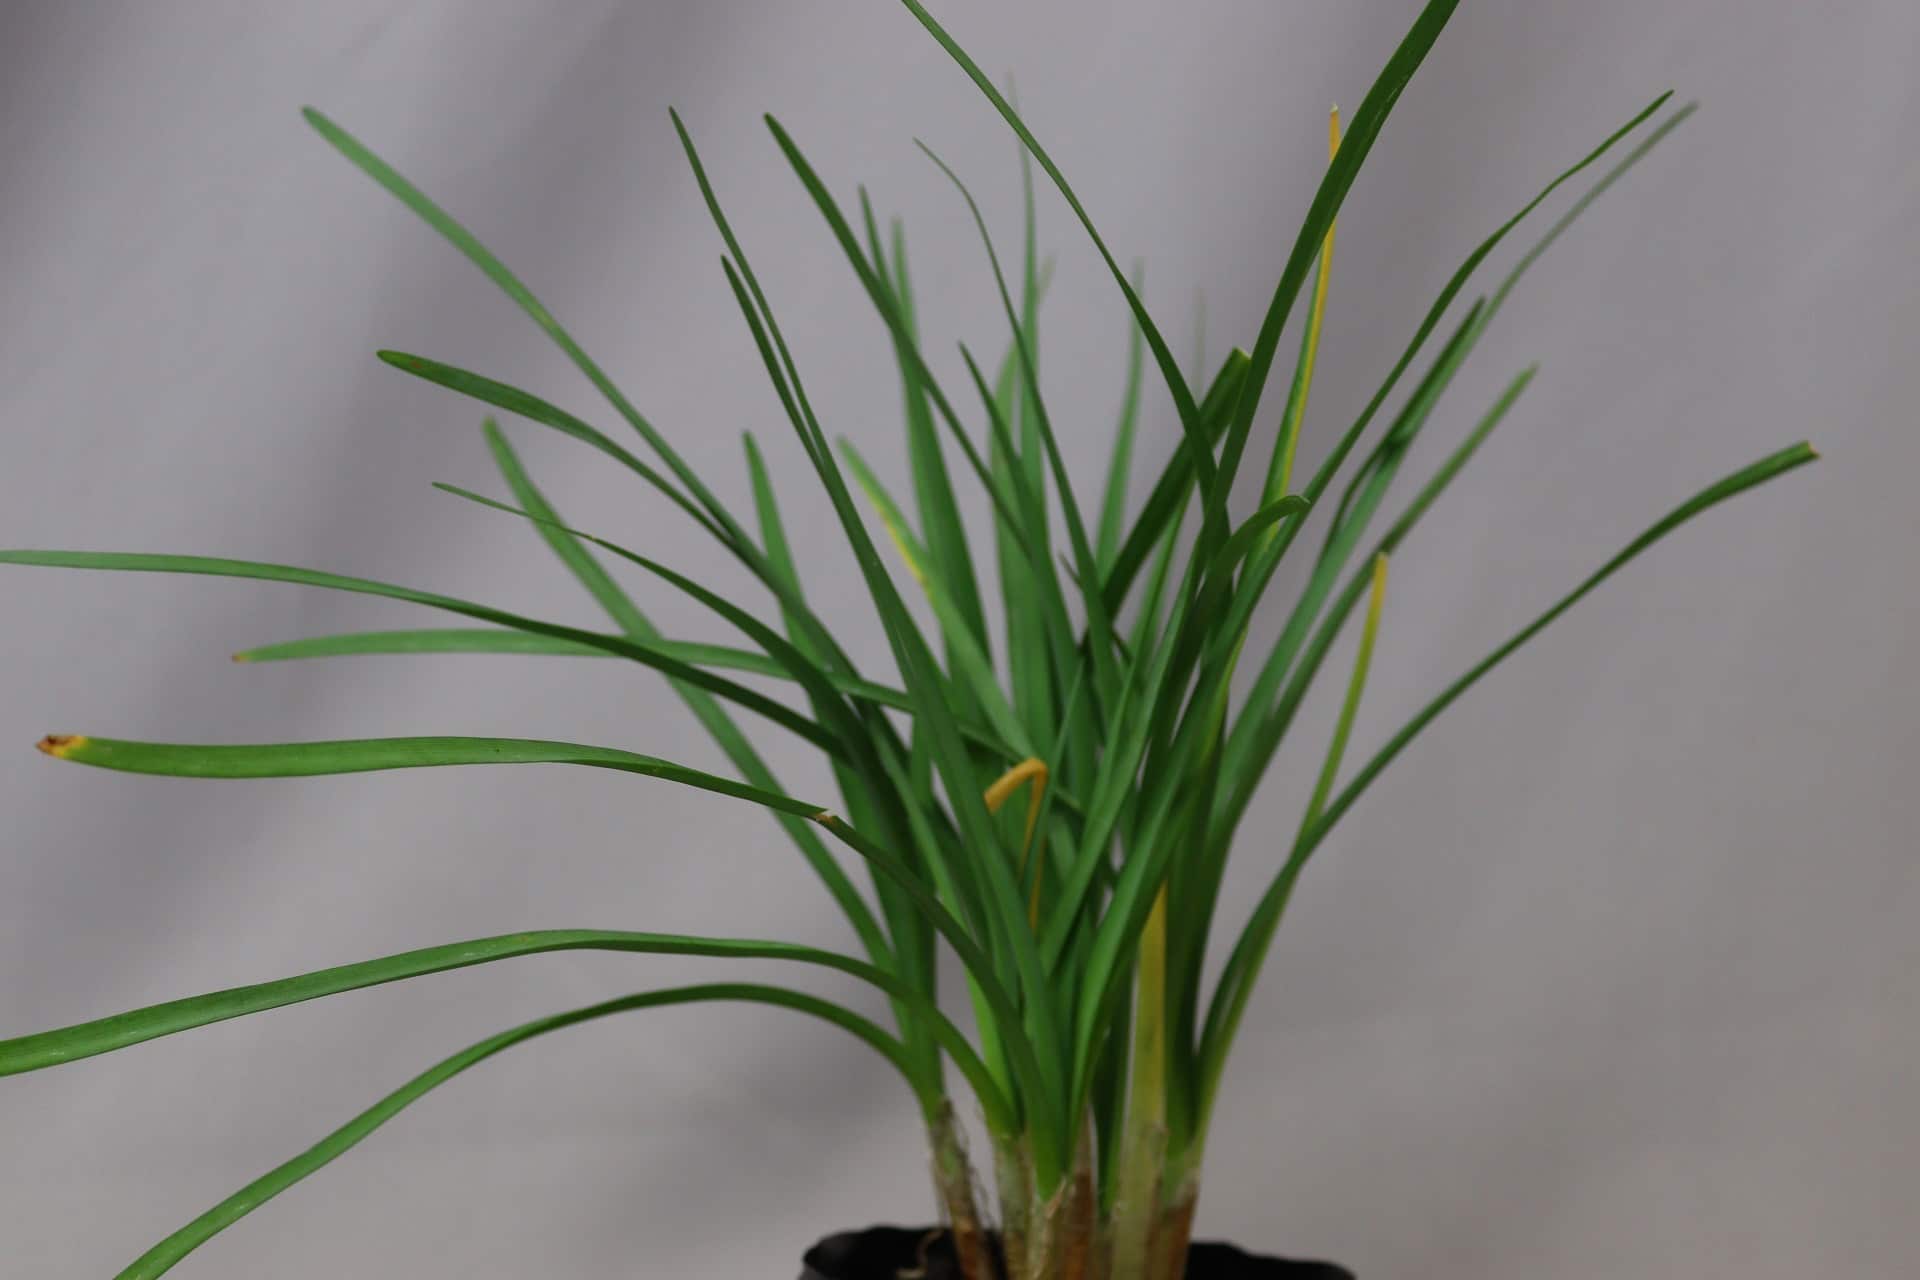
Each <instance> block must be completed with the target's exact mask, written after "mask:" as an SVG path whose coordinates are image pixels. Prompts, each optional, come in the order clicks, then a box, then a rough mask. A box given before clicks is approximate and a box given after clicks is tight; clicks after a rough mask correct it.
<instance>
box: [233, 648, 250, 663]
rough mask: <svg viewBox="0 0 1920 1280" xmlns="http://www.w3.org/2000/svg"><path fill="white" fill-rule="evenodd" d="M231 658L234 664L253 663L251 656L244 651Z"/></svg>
mask: <svg viewBox="0 0 1920 1280" xmlns="http://www.w3.org/2000/svg"><path fill="white" fill-rule="evenodd" d="M231 656H232V658H233V660H234V661H235V662H252V661H253V655H252V654H251V653H247V652H244V651H243V652H240V653H236V654H233V655H231Z"/></svg>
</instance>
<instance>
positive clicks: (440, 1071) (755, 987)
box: [118, 982, 937, 1280]
mask: <svg viewBox="0 0 1920 1280" xmlns="http://www.w3.org/2000/svg"><path fill="white" fill-rule="evenodd" d="M715 1000H727V1001H740V1002H745V1003H750V1004H762V1005H771V1006H774V1007H776V1008H784V1009H791V1010H794V1011H796V1012H799V1013H805V1014H809V1015H811V1016H813V1017H816V1018H821V1019H824V1020H826V1021H828V1022H830V1023H832V1024H834V1025H835V1026H838V1027H840V1028H842V1029H843V1030H845V1031H848V1032H850V1033H852V1034H853V1035H855V1036H858V1037H859V1038H860V1039H861V1040H863V1041H865V1042H866V1043H867V1044H868V1045H869V1046H871V1047H872V1048H873V1049H874V1050H875V1051H876V1052H878V1053H879V1054H880V1055H881V1056H882V1057H884V1058H886V1059H887V1060H888V1061H889V1062H891V1063H893V1065H894V1066H895V1067H896V1068H898V1069H899V1070H900V1071H901V1072H902V1074H903V1075H906V1076H907V1078H908V1082H909V1083H910V1084H911V1083H912V1078H913V1077H912V1074H911V1072H910V1071H909V1070H908V1066H909V1064H908V1063H907V1061H906V1051H905V1048H904V1046H902V1045H901V1044H900V1043H899V1042H898V1041H896V1040H895V1039H894V1038H893V1037H891V1036H889V1035H888V1034H887V1033H886V1032H884V1031H882V1030H881V1029H880V1028H878V1027H876V1026H874V1025H873V1023H872V1022H870V1021H868V1020H867V1019H865V1018H863V1017H861V1016H860V1015H859V1014H857V1013H853V1012H852V1011H850V1010H848V1009H845V1008H842V1007H841V1006H840V1005H837V1004H834V1003H832V1002H831V1001H827V1000H822V999H820V998H819V997H817V996H811V995H807V994H805V993H804V992H799V991H790V990H788V989H787V988H785V987H775V986H768V985H765V984H762V983H747V982H715V983H703V984H701V985H698V986H688V987H672V988H668V989H666V990H662V991H649V992H644V993H641V994H639V995H631V996H625V997H622V998H621V999H618V1000H607V1001H604V1002H602V1003H600V1004H595V1005H589V1006H587V1007H586V1008H583V1009H573V1010H570V1011H568V1012H566V1013H561V1014H555V1015H553V1016H551V1017H546V1018H537V1019H535V1020H534V1021H532V1022H524V1023H521V1024H520V1025H519V1026H517V1027H514V1028H512V1029H511V1030H508V1031H503V1032H501V1033H500V1034H498V1035H494V1036H489V1037H487V1038H486V1039H485V1040H482V1041H480V1042H479V1043H477V1044H473V1045H470V1046H468V1047H467V1048H465V1049H462V1050H461V1051H460V1052H459V1053H456V1054H454V1055H453V1056H452V1057H450V1058H447V1059H445V1060H443V1061H441V1062H439V1063H437V1064H435V1065H434V1066H432V1067H430V1068H428V1069H427V1070H426V1071H423V1072H421V1073H420V1074H419V1075H417V1076H415V1077H414V1078H413V1079H412V1080H409V1081H408V1082H407V1083H406V1084H404V1085H402V1086H401V1087H400V1088H398V1089H396V1090H394V1091H393V1092H392V1093H390V1094H388V1095H387V1096H386V1097H384V1098H382V1099H381V1100H380V1101H379V1102H376V1103H375V1104H374V1105H373V1106H371V1107H369V1108H367V1109H366V1110H365V1111H363V1112H361V1113H360V1114H359V1115H357V1116H355V1117H354V1118H353V1119H351V1120H349V1121H348V1122H347V1123H346V1124H344V1125H341V1126H340V1127H339V1128H338V1129H335V1130H334V1131H333V1132H332V1133H330V1134H328V1135H327V1136H326V1137H325V1138H322V1139H321V1140H320V1141H319V1142H317V1143H315V1144H314V1145H313V1146H311V1147H309V1148H308V1149H307V1150H305V1151H303V1152H301V1153H300V1154H299V1155H297V1156H295V1157H294V1158H293V1159H291V1160H288V1161H287V1162H286V1163H284V1164H282V1165H280V1166H278V1167H277V1168H275V1169H273V1170H272V1171H271V1172H269V1173H266V1174H263V1175H261V1176H260V1177H258V1178H255V1179H254V1180H253V1181H252V1182H250V1183H248V1184H247V1185H246V1186H244V1187H242V1188H241V1189H240V1190H238V1191H236V1192H235V1193H234V1194H232V1195H230V1196H228V1197H227V1198H226V1199H225V1200H222V1201H221V1202H220V1203H219V1204H217V1205H215V1206H213V1208H211V1209H209V1210H207V1211H206V1212H205V1213H203V1214H201V1215H200V1216H199V1217H197V1218H195V1219H194V1220H193V1221H192V1222H189V1223H188V1224H187V1225H186V1226H184V1227H182V1228H180V1229H179V1230H178V1231H176V1232H174V1233H173V1234H172V1235H170V1236H168V1237H167V1238H166V1239H164V1240H162V1241H161V1242H160V1243H159V1244H156V1245H154V1246H153V1248H151V1249H149V1250H147V1251H146V1252H145V1253H143V1254H141V1255H140V1256H139V1257H138V1258H137V1259H135V1260H134V1261H133V1262H132V1263H131V1264H130V1265H129V1266H127V1267H126V1268H125V1269H124V1270H122V1271H121V1272H120V1273H119V1278H118V1280H151V1278H152V1277H154V1276H158V1275H162V1274H164V1273H166V1272H167V1271H169V1270H171V1269H172V1268H173V1266H174V1265H175V1264H176V1263H178V1262H179V1261H180V1260H181V1259H183V1258H185V1257H186V1256H187V1255H188V1254H189V1253H191V1252H193V1251H194V1250H195V1249H197V1248H199V1247H200V1246H201V1245H203V1244H205V1243H206V1242H207V1241H208V1240H210V1239H212V1238H213V1237H214V1236H215V1235H217V1234H218V1233H219V1232H221V1231H224V1230H226V1229H227V1228H228V1227H230V1226H232V1225H233V1224H234V1223H236V1222H238V1221H239V1220H240V1219H241V1218H244V1217H245V1216H247V1215H248V1214H249V1213H252V1212H253V1211H254V1210H255V1209H257V1208H259V1207H260V1206H261V1205H263V1204H265V1203H266V1202H267V1201H269V1200H271V1199H273V1198H274V1197H275V1196H277V1195H279V1194H280V1193H281V1192H283V1191H285V1190H287V1189H288V1188H289V1187H291V1186H293V1185H294V1184H295V1183H297V1182H299V1181H301V1180H302V1179H304V1178H306V1177H308V1176H310V1175H312V1174H314V1173H316V1172H318V1171H319V1170H320V1169H322V1168H324V1167H325V1166H326V1165H328V1164H330V1163H331V1162H332V1161H334V1160H335V1159H337V1158H339V1157H340V1156H341V1155H343V1154H345V1153H346V1152H347V1151H348V1150H350V1149H351V1148H353V1147H354V1146H357V1145H358V1144H359V1143H360V1142H361V1141H362V1140H363V1139H365V1138H366V1137H368V1136H369V1135H370V1134H372V1133H373V1131H374V1130H376V1129H378V1128H379V1127H380V1126H381V1125H383V1124H385V1123H386V1122H387V1121H389V1120H391V1119H393V1117H394V1116H396V1115H398V1114H399V1113H400V1112H401V1111H402V1110H404V1109H405V1108H406V1107H408V1106H410V1105H411V1104H412V1103H414V1102H417V1101H418V1100H419V1099H420V1098H421V1097H423V1096H425V1095H426V1094H427V1093H428V1092H430V1091H431V1090H433V1089H436V1088H438V1087H439V1086H440V1085H443V1084H445V1083H446V1082H447V1081H449V1080H451V1079H453V1077H455V1076H457V1075H459V1074H460V1073H461V1072H463V1071H465V1070H466V1069H467V1068H469V1067H472V1066H476V1065H478V1064H479V1063H481V1062H484V1061H485V1060H486V1059H488V1058H491V1057H493V1056H494V1055H495V1054H497V1053H501V1052H503V1051H505V1050H507V1049H511V1048H512V1047H513V1046H515V1045H517V1044H524V1043H525V1042H526V1041H528V1040H532V1039H534V1038H535V1037H536V1036H543V1035H545V1034H546V1033H547V1032H549V1031H558V1030H560V1029H561V1028H563V1027H571V1026H576V1025H578V1024H579V1023H582V1022H591V1021H594V1020H595V1019H598V1018H605V1017H609V1016H611V1015H613V1014H617V1013H629V1012H633V1011H635V1010H639V1009H656V1008H664V1007H666V1006H669V1005H678V1004H693V1003H696V1002H701V1001H715ZM921 1101H922V1106H923V1107H926V1106H930V1105H934V1101H937V1100H934V1101H930V1100H928V1099H924V1098H923V1099H922V1100H921Z"/></svg>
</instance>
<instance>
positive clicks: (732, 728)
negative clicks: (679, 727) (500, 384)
mask: <svg viewBox="0 0 1920 1280" xmlns="http://www.w3.org/2000/svg"><path fill="white" fill-rule="evenodd" d="M485 435H486V440H487V448H488V450H489V451H490V452H491V453H492V454H493V459H494V463H495V465H496V466H498V467H499V469H500V474H501V477H502V478H503V479H505V480H506V482H507V486H508V488H510V489H511V490H512V491H513V495H514V498H515V500H516V501H518V502H519V503H520V504H521V506H522V507H524V508H525V510H526V513H527V515H528V516H529V517H530V518H531V519H532V521H533V524H534V528H535V529H536V530H537V531H538V532H539V534H540V537H541V538H542V539H543V540H544V541H545V542H546V543H547V545H548V546H549V547H551V548H552V549H553V551H554V554H556V555H557V556H559V557H560V559H561V561H562V562H563V563H564V564H565V565H566V566H567V567H568V568H569V569H571V570H572V571H573V574H574V576H575V577H576V578H578V579H579V581H580V584H581V585H582V586H583V587H585V588H586V589H587V592H588V594H590V595H591V596H593V598H594V599H595V600H597V601H599V603H600V606H601V608H603V609H605V610H606V611H607V616H608V617H610V618H612V619H613V621H614V622H615V623H617V624H618V625H619V627H620V629H621V630H622V631H624V632H626V633H627V634H628V635H629V636H631V637H633V638H634V639H635V640H638V641H640V642H641V643H643V644H645V643H652V644H654V645H656V646H657V645H658V643H659V640H660V633H659V631H657V630H656V629H655V628H654V625H653V623H652V622H651V621H649V620H648V618H647V616H646V614H644V613H642V612H641V611H640V607H639V606H638V605H636V604H635V603H634V602H633V601H632V599H630V598H629V597H628V595H627V593H626V592H625V591H624V590H622V589H621V587H620V584H619V583H617V582H615V581H614V580H613V575H611V574H609V573H608V572H607V570H606V568H605V567H604V566H602V565H601V563H600V562H599V561H598V560H597V559H595V558H594V555H593V552H591V551H590V550H588V549H587V547H586V546H585V545H584V543H583V542H582V540H581V538H580V537H579V536H578V535H576V534H575V533H573V532H572V531H571V530H570V529H568V528H567V526H566V524H565V523H564V522H563V521H562V520H561V519H560V514H559V512H558V511H556V510H555V509H554V507H553V504H552V503H550V502H549V501H547V497H546V495H545V494H543V493H541V492H540V490H539V488H538V487H537V486H536V485H535V484H534V483H533V478H532V477H531V476H529V475H528V474H527V471H526V468H525V467H524V466H523V465H522V464H521V462H520V458H519V455H518V454H516V453H515V452H514V451H513V446H512V445H511V444H509V443H508V442H507V438H506V436H505V434H504V433H502V432H501V430H500V428H499V426H498V424H496V423H495V422H494V421H493V419H491V418H489V419H487V422H486V426H485ZM670 683H671V684H672V686H673V690H674V692H675V693H676V694H678V695H679V696H680V699H681V701H682V702H684V703H686V706H687V710H688V711H690V712H692V713H693V717H694V719H696V720H698V721H699V722H700V725H701V727H702V728H704V729H706V731H707V733H708V735H709V736H710V737H712V738H713V740H714V742H715V743H716V744H718V745H719V747H720V749H721V751H722V752H724V753H725V754H726V757H727V759H728V760H729V761H731V762H732V763H733V767H734V768H736V769H738V770H739V771H740V775H741V777H743V778H745V779H746V780H747V781H748V782H751V783H752V784H753V785H755V786H756V787H761V788H763V789H765V790H768V791H781V790H784V788H783V787H782V786H781V785H780V780H779V779H778V778H777V777H775V776H774V774H773V771H772V770H771V769H769V768H768V767H767V764H766V761H765V760H764V759H763V758H762V757H761V755H760V753H759V751H758V750H757V749H755V747H754V745H753V743H752V742H750V741H749V740H748V739H747V736H746V735H745V734H744V733H742V732H741V731H740V726H739V725H737V724H735V723H734V721H733V717H731V716H730V715H728V714H727V712H726V709H725V708H723V707H722V706H721V705H720V702H719V700H718V699H717V698H715V697H714V696H713V695H712V694H710V693H708V692H706V691H705V690H704V689H698V688H695V687H694V686H693V685H690V684H685V683H683V682H681V681H678V680H673V681H670ZM815 706H816V710H817V711H820V710H822V708H821V707H820V704H818V703H816V704H815ZM774 816H775V820H776V821H777V822H778V823H779V824H780V827H781V829H782V830H784V831H785V832H786V834H787V836H788V838H789V839H791V840H792V841H793V842H794V845H795V846H796V847H797V848H798V849H799V850H800V855H801V857H803V858H805V859H806V862H807V865H808V866H810V867H811V868H813V872H814V874H815V875H817V876H818V877H820V881H821V883H822V884H823V885H825V886H826V889H827V892H828V894H829V895H830V896H831V897H832V898H833V900H834V902H835V903H836V904H838V905H839V907H840V910H841V913H842V914H843V915H845V916H846V917H847V922H848V924H850V925H851V926H852V927H853V931H854V933H855V934H856V935H857V936H858V937H859V939H860V942H861V945H862V946H864V947H865V948H866V951H867V954H868V955H869V956H870V957H872V959H873V960H874V962H875V963H877V964H885V963H886V962H887V961H888V960H889V959H890V958H891V947H890V946H889V944H888V942H887V939H886V936H885V935H884V934H882V933H881V931H880V925H879V922H878V921H876V920H875V919H874V917H873V912H872V910H871V909H870V908H869V907H868V906H867V903H866V901H865V899H863V898H861V896H860V893H859V891H858V890H856V889H855V888H854V887H853V882H852V881H851V880H850V879H848V877H847V873H846V872H845V871H843V870H842V869H841V867H840V864H839V863H838V862H836V861H835V860H834V858H833V855H832V854H831V853H829V852H828V851H827V847H826V844H825V842H824V841H822V840H821V839H820V837H819V835H818V834H816V833H815V831H814V828H813V824H812V823H809V822H807V821H805V820H804V819H802V818H799V817H796V816H794V815H793V814H776V815H774ZM901 1017H902V1020H903V1026H904V1025H905V1020H906V1018H907V1014H906V1013H905V1011H904V1010H902V1012H901Z"/></svg>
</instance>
